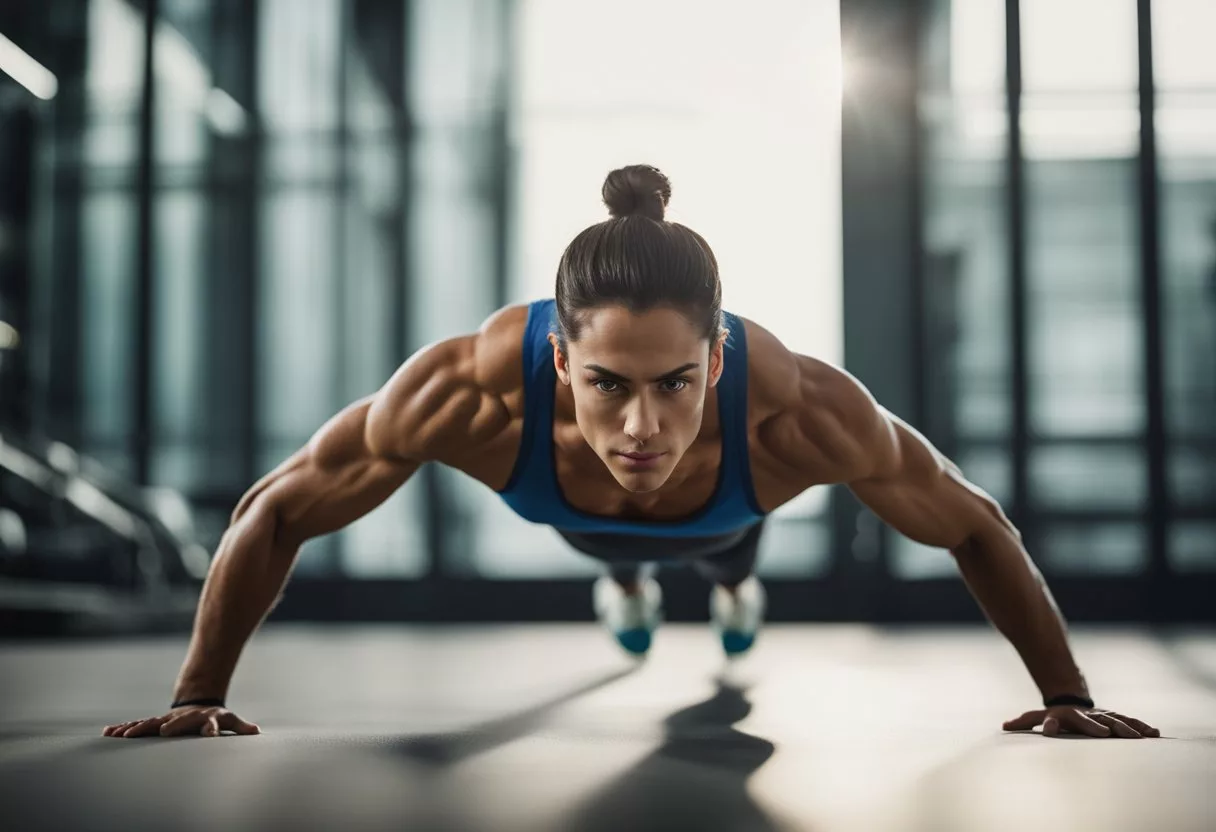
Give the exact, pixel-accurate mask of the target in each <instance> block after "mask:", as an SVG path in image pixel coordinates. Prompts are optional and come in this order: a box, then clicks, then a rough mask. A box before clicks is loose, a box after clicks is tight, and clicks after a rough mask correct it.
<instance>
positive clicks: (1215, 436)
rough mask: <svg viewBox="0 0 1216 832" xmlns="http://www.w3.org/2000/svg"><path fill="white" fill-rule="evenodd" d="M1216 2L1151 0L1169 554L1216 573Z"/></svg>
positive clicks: (1178, 563)
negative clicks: (1215, 49) (1215, 40)
mask: <svg viewBox="0 0 1216 832" xmlns="http://www.w3.org/2000/svg"><path fill="white" fill-rule="evenodd" d="M1213 30H1216V5H1214V4H1212V3H1210V2H1207V0H1154V2H1153V55H1154V64H1155V72H1156V82H1157V91H1158V92H1157V112H1156V124H1157V146H1158V148H1159V150H1160V165H1159V169H1160V174H1161V220H1162V221H1161V246H1162V252H1161V261H1162V290H1163V293H1164V297H1163V303H1162V307H1163V310H1164V312H1163V314H1164V327H1163V334H1164V338H1165V344H1164V349H1165V388H1166V425H1167V430H1168V436H1169V457H1168V458H1169V463H1170V465H1169V469H1168V470H1169V474H1170V496H1171V500H1172V502H1173V504H1174V507H1175V508H1174V522H1173V523H1172V524H1171V533H1170V548H1169V558H1170V561H1171V564H1172V566H1173V568H1175V569H1177V570H1179V571H1184V572H1190V571H1197V570H1205V571H1209V572H1210V571H1212V570H1214V569H1216V522H1214V521H1213V518H1216V420H1214V419H1213V417H1212V414H1213V413H1216V60H1213V59H1212V44H1211V37H1210V33H1211V32H1212V31H1213Z"/></svg>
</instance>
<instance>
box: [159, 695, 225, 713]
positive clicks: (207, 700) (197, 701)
mask: <svg viewBox="0 0 1216 832" xmlns="http://www.w3.org/2000/svg"><path fill="white" fill-rule="evenodd" d="M187 705H197V706H200V707H205V708H224V707H227V706H226V705H225V704H224V700H223V699H222V698H220V697H218V696H197V697H191V698H188V699H174V700H173V704H172V705H170V706H169V710H173V709H174V708H184V707H186V706H187Z"/></svg>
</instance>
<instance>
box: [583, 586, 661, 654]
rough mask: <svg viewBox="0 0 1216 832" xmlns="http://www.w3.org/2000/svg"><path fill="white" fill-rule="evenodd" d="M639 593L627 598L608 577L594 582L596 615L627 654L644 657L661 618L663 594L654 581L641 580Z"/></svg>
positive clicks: (622, 590)
mask: <svg viewBox="0 0 1216 832" xmlns="http://www.w3.org/2000/svg"><path fill="white" fill-rule="evenodd" d="M640 584H641V591H640V592H638V593H636V594H634V595H627V594H626V593H625V590H624V589H622V588H621V585H620V584H618V583H617V582H616V581H614V580H613V579H612V578H611V577H609V576H608V575H604V576H602V577H600V578H599V579H598V580H596V582H595V589H594V599H595V615H596V617H597V618H598V619H599V620H600V623H601V624H603V625H604V626H605V627H607V628H608V631H609V632H610V633H612V635H613V636H614V637H615V638H616V641H617V644H619V645H621V647H622V648H624V649H625V651H626V652H628V653H629V654H631V655H633V656H644V655H646V651H648V650H649V649H650V642H651V637H652V636H653V635H654V631H655V629H657V628H658V626H659V621H660V620H661V619H662V615H663V609H662V608H663V593H662V590H661V589H659V582H658V581H656V580H655V579H654V578H643V579H641V581H640Z"/></svg>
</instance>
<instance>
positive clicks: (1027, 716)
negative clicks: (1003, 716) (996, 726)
mask: <svg viewBox="0 0 1216 832" xmlns="http://www.w3.org/2000/svg"><path fill="white" fill-rule="evenodd" d="M1046 713H1047V711H1027V712H1026V713H1024V714H1022V715H1021V716H1019V717H1018V718H1016V719H1011V720H1009V721H1008V722H1006V723H1005V724H1004V725H1003V726H1002V727H1003V728H1004V729H1005V730H1006V731H1029V730H1030V729H1031V728H1033V727H1034V726H1036V725H1038V724H1039V723H1040V722H1042V721H1043V717H1044V715H1046Z"/></svg>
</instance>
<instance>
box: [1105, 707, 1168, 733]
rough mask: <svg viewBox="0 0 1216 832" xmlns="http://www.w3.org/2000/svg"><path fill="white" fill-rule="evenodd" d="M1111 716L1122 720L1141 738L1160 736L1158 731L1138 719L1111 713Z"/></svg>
mask: <svg viewBox="0 0 1216 832" xmlns="http://www.w3.org/2000/svg"><path fill="white" fill-rule="evenodd" d="M1112 716H1114V717H1116V718H1117V719H1121V720H1123V721H1124V722H1126V723H1127V724H1128V725H1130V726H1132V727H1133V728H1135V729H1136V730H1137V731H1139V732H1140V736H1142V737H1159V736H1161V732H1160V731H1158V730H1157V729H1156V728H1154V727H1153V726H1151V725H1149V724H1148V723H1147V722H1142V721H1141V720H1139V719H1135V718H1133V717H1130V716H1124V715H1123V714H1117V713H1112Z"/></svg>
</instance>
